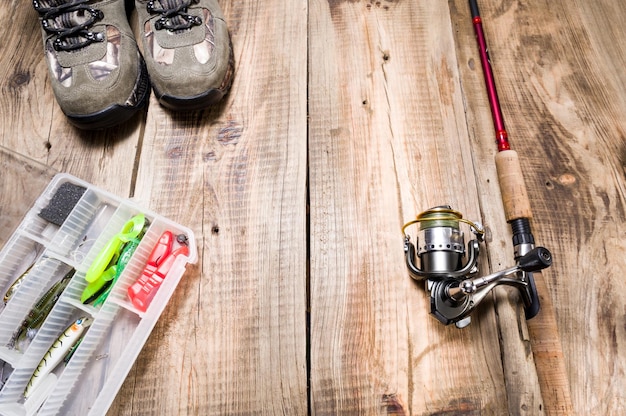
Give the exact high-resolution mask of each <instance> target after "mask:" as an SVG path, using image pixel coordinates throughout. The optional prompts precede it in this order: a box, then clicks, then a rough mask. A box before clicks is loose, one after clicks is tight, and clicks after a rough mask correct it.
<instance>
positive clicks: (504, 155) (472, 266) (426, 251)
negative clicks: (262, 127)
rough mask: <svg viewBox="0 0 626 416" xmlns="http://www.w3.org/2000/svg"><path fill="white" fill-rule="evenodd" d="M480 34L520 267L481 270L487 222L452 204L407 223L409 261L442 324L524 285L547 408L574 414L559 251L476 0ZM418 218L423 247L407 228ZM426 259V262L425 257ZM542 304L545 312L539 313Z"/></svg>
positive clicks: (464, 321)
mask: <svg viewBox="0 0 626 416" xmlns="http://www.w3.org/2000/svg"><path fill="white" fill-rule="evenodd" d="M469 6H470V10H471V15H472V23H473V25H474V30H475V33H476V40H477V43H478V50H479V55H480V61H481V65H482V69H483V75H484V79H485V86H486V90H487V98H488V100H489V106H490V109H491V115H492V120H493V125H494V131H495V141H496V144H497V147H498V153H497V154H496V157H495V163H496V170H497V174H498V182H499V184H500V190H501V194H502V202H503V206H504V213H505V218H506V221H507V222H508V223H509V224H510V225H511V230H512V235H513V251H514V253H513V254H514V259H515V262H516V264H515V266H513V267H510V268H508V269H505V270H502V271H498V272H495V273H492V274H489V275H487V276H479V270H478V258H479V253H480V243H482V242H483V240H484V238H483V236H484V229H483V227H482V225H481V224H480V223H478V222H476V221H474V222H473V221H469V220H467V219H465V218H463V215H462V214H461V213H460V212H458V211H455V210H453V209H452V208H451V207H450V206H448V205H442V206H438V207H434V208H430V209H429V210H427V211H424V212H422V213H421V214H419V215H418V216H417V217H416V219H415V220H413V221H409V222H408V223H406V224H405V225H404V227H403V228H402V232H403V234H404V252H405V259H406V264H407V267H408V269H409V272H410V273H411V276H412V277H413V278H414V279H416V280H419V281H425V282H426V289H427V291H428V292H429V293H430V305H431V313H432V314H433V315H434V316H435V317H436V318H437V319H438V320H439V321H441V322H442V323H444V324H446V325H448V324H452V323H454V324H455V325H456V326H457V327H458V328H463V327H465V326H467V325H469V323H470V322H471V317H470V314H471V312H472V311H473V310H474V309H475V308H476V307H477V305H478V304H479V303H480V302H481V301H482V300H484V299H485V298H486V296H487V295H488V294H489V293H490V292H491V290H492V289H494V288H495V287H496V286H499V285H508V286H512V287H514V288H516V289H518V291H519V293H520V295H521V298H522V301H523V303H524V312H525V317H526V319H527V320H528V329H529V334H530V338H531V346H532V349H533V355H534V359H535V365H536V367H537V376H538V380H539V384H540V388H541V392H542V396H543V400H544V409H545V412H546V413H547V414H550V415H551V414H571V413H572V405H571V395H570V391H569V382H568V378H567V373H566V371H565V365H564V361H563V352H562V348H561V343H560V338H559V334H558V326H557V324H556V317H555V313H554V307H553V305H552V302H551V300H550V297H549V296H545V295H544V296H541V302H540V295H539V293H543V294H545V293H547V286H546V284H545V281H544V279H543V277H542V274H541V273H540V271H541V270H543V269H545V268H547V267H549V266H550V265H551V264H552V255H551V253H550V251H549V250H548V249H546V248H544V247H535V239H534V236H533V234H532V231H531V225H530V220H531V219H532V211H531V208H530V201H529V198H528V192H527V190H526V185H525V183H524V178H523V174H522V168H521V165H520V162H519V156H518V154H517V153H516V152H515V151H514V150H511V146H510V143H509V139H508V133H507V131H506V128H505V125H504V117H503V115H502V110H501V108H500V101H499V99H498V93H497V89H496V84H495V80H494V76H493V71H492V68H491V62H490V59H489V53H488V48H487V43H486V40H485V34H484V32H483V28H482V19H481V17H480V13H479V10H478V4H477V2H476V0H469ZM414 224H417V225H418V226H419V230H418V236H417V242H416V244H417V248H416V246H415V245H414V244H413V243H412V242H411V237H410V235H409V234H407V228H408V227H409V226H412V225H414ZM461 224H464V225H466V226H468V227H469V229H470V231H471V233H472V234H474V236H475V238H474V239H473V240H471V241H469V242H468V244H467V249H466V248H465V238H464V233H463V231H461V228H460V226H461ZM418 258H419V265H418V262H417V259H418ZM540 309H543V312H542V313H541V314H539V311H540Z"/></svg>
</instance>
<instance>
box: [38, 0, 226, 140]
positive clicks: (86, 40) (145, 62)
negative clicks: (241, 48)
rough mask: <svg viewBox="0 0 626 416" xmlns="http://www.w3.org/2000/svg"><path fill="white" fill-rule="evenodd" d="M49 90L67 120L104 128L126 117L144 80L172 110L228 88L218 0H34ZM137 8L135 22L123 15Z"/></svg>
mask: <svg viewBox="0 0 626 416" xmlns="http://www.w3.org/2000/svg"><path fill="white" fill-rule="evenodd" d="M33 6H34V8H35V10H36V11H37V12H38V13H39V17H40V22H41V26H42V33H43V44H44V52H45V56H46V60H47V63H48V68H49V71H50V80H51V83H52V89H53V91H54V95H55V97H56V99H57V102H58V103H59V106H60V107H61V109H62V110H63V113H64V114H65V115H66V116H67V118H68V119H69V121H70V122H71V123H72V124H74V125H75V126H76V127H79V128H82V129H103V128H108V127H112V126H114V125H117V124H120V123H122V122H124V121H126V120H128V119H129V118H131V117H132V116H133V115H134V114H135V113H136V112H137V111H138V110H140V109H141V108H142V107H143V106H144V105H145V104H146V102H147V100H148V98H149V95H150V86H152V89H153V90H154V94H155V96H156V97H157V98H158V100H159V103H160V104H161V105H163V106H164V107H166V108H169V109H172V110H196V109H201V108H205V107H207V106H210V105H212V104H214V103H216V102H218V101H219V100H221V99H222V97H223V96H224V94H226V92H227V91H228V89H229V88H230V84H231V81H232V76H233V71H234V64H233V52H232V46H231V42H230V37H229V34H228V29H227V27H226V23H225V21H224V16H223V14H222V11H221V9H220V7H219V5H218V3H217V1H216V0H33ZM133 6H135V8H136V10H137V27H136V28H135V30H136V33H137V35H138V37H139V38H140V44H139V46H138V45H137V42H136V40H135V35H134V33H133V31H132V30H131V28H130V24H129V16H130V13H131V11H132V8H133Z"/></svg>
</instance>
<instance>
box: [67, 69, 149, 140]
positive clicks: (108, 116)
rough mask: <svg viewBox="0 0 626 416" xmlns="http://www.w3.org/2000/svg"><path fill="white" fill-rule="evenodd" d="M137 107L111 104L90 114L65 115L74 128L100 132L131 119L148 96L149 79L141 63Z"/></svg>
mask: <svg viewBox="0 0 626 416" xmlns="http://www.w3.org/2000/svg"><path fill="white" fill-rule="evenodd" d="M136 85H137V87H136V89H137V95H138V97H139V99H138V101H137V105H135V106H127V105H120V104H113V105H111V106H110V107H107V108H105V109H104V110H100V111H97V112H95V113H91V114H65V116H66V117H67V119H68V121H69V122H70V123H71V124H72V125H74V126H75V127H77V128H79V129H83V130H102V129H107V128H111V127H113V126H117V125H118V124H121V123H123V122H125V121H128V120H129V119H130V118H132V117H133V116H134V115H135V114H136V113H137V111H139V110H140V109H142V108H143V107H145V105H146V103H147V102H148V97H149V96H150V78H149V76H148V70H147V68H146V64H145V63H144V62H143V61H141V65H140V73H139V77H138V80H137V84H136Z"/></svg>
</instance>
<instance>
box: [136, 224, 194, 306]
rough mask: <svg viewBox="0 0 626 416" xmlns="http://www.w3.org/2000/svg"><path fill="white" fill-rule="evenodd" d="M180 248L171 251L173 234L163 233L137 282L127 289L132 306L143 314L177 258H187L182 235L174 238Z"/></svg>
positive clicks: (185, 242)
mask: <svg viewBox="0 0 626 416" xmlns="http://www.w3.org/2000/svg"><path fill="white" fill-rule="evenodd" d="M176 241H177V242H178V244H180V247H178V248H177V249H175V250H173V246H174V234H172V232H171V231H165V232H164V233H163V234H162V235H161V238H160V239H159V242H158V243H157V245H156V246H155V247H154V248H153V249H152V253H151V254H150V257H149V258H148V262H147V264H146V266H145V268H144V270H143V272H142V273H141V276H140V277H139V279H137V281H136V282H135V283H134V284H133V285H132V286H130V287H129V288H128V297H129V298H130V300H131V301H132V303H133V305H135V307H136V308H137V309H139V310H140V311H142V312H145V311H146V310H147V309H148V306H149V305H150V302H152V298H154V296H155V295H156V292H157V291H158V290H159V287H161V283H163V280H164V279H165V277H167V274H168V273H169V272H170V269H171V268H172V266H173V265H174V262H175V261H176V258H178V256H189V247H188V246H187V237H186V236H185V235H183V234H180V235H178V236H176Z"/></svg>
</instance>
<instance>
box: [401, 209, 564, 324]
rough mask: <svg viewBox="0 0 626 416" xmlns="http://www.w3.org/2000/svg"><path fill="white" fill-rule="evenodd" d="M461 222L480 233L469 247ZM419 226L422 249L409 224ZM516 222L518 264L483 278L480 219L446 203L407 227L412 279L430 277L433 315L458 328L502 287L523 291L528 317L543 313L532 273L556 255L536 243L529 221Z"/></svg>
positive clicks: (405, 235) (515, 238)
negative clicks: (467, 216) (472, 218)
mask: <svg viewBox="0 0 626 416" xmlns="http://www.w3.org/2000/svg"><path fill="white" fill-rule="evenodd" d="M461 223H464V224H466V225H468V226H469V227H470V230H471V232H472V233H473V234H474V236H475V238H474V239H472V240H470V241H469V242H468V243H467V249H466V248H465V241H464V234H463V231H461V229H460V224H461ZM413 224H419V234H418V238H417V241H418V242H417V243H416V244H417V253H416V248H415V245H413V243H411V241H410V236H409V235H408V234H406V229H407V227H409V226H411V225H413ZM512 225H513V226H514V236H513V242H514V246H515V256H516V261H517V264H516V265H515V266H514V267H511V268H508V269H505V270H502V271H499V272H495V273H492V274H490V275H487V276H482V277H478V256H479V253H480V243H481V242H483V241H484V234H485V231H484V229H483V228H482V225H481V224H480V223H477V222H472V221H469V220H466V219H464V218H463V215H462V214H461V213H460V212H458V211H455V210H453V209H452V208H450V207H449V206H447V205H446V206H438V207H434V208H431V209H429V210H427V211H424V212H422V213H421V214H419V215H418V216H417V218H416V219H415V220H413V221H410V222H408V223H406V224H405V225H404V227H402V232H403V234H404V252H405V255H406V264H407V267H408V268H409V271H410V272H411V277H413V278H414V279H415V280H418V281H422V280H425V281H426V289H427V290H428V291H429V292H430V309H431V313H432V314H433V315H435V317H436V318H437V319H438V320H439V321H441V322H442V323H443V324H445V325H449V324H451V323H454V324H455V325H456V326H457V327H458V328H463V327H465V326H467V325H469V324H470V321H471V317H470V316H469V315H470V313H471V312H472V311H473V310H474V308H476V306H477V305H478V304H479V303H480V302H481V301H482V300H483V299H484V298H485V297H486V296H487V294H488V293H489V292H490V291H491V289H493V288H494V287H496V286H498V285H508V286H513V287H515V288H517V289H518V290H519V291H520V293H521V295H522V299H523V301H524V307H525V312H526V319H530V318H532V317H534V316H535V315H536V314H537V313H538V312H539V298H538V295H537V289H536V287H535V282H534V279H533V276H532V272H537V271H539V270H542V269H545V268H546V267H549V266H550V265H551V264H552V255H551V254H550V252H549V251H548V250H547V249H546V248H544V247H536V248H535V247H534V241H532V235H530V233H526V232H525V223H523V222H522V223H520V224H518V226H517V231H516V228H515V224H512ZM416 255H417V256H416ZM416 257H418V258H419V260H420V261H419V263H420V265H419V266H418V265H417V264H416Z"/></svg>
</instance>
